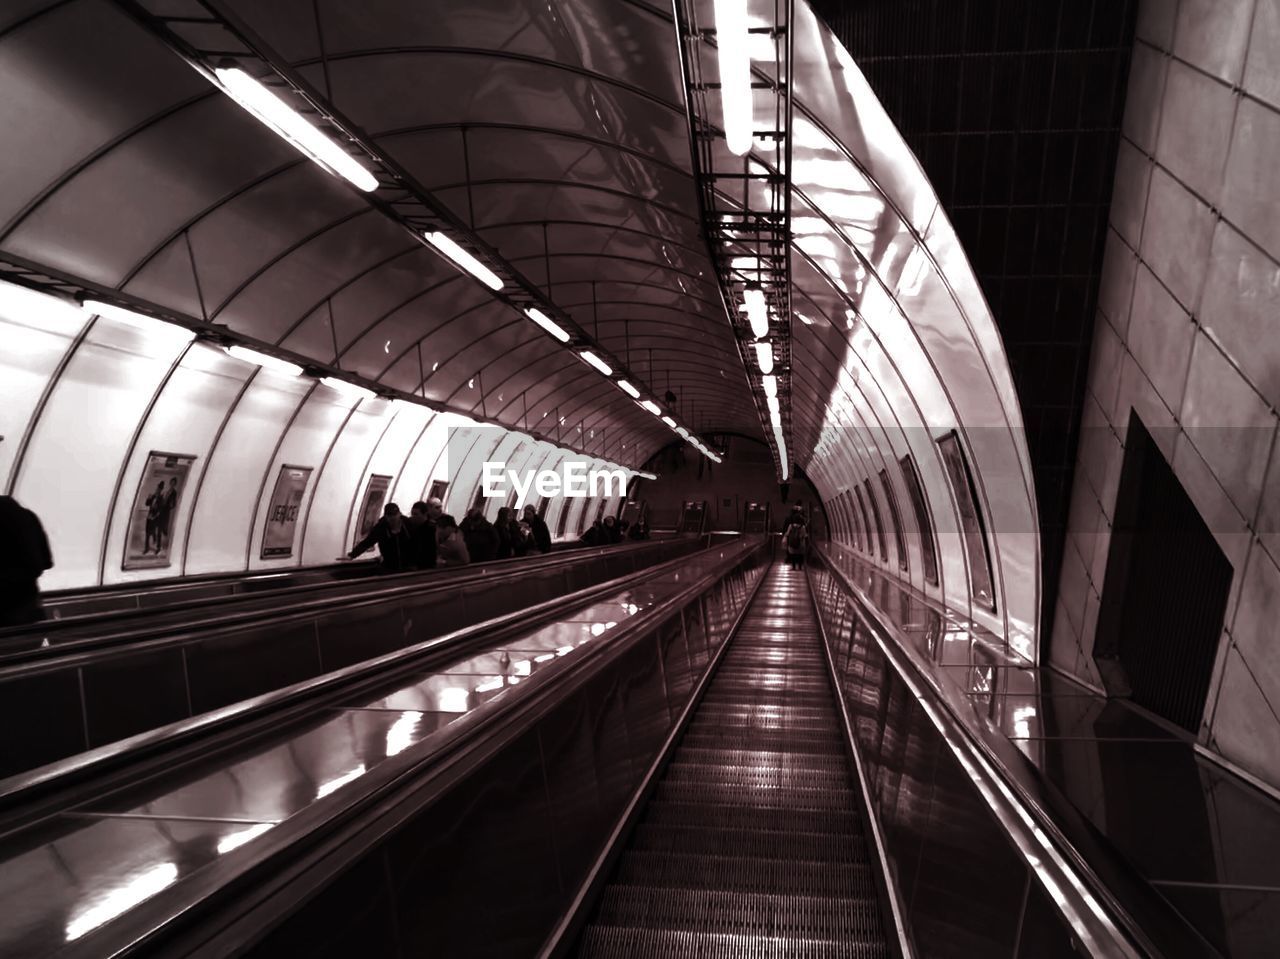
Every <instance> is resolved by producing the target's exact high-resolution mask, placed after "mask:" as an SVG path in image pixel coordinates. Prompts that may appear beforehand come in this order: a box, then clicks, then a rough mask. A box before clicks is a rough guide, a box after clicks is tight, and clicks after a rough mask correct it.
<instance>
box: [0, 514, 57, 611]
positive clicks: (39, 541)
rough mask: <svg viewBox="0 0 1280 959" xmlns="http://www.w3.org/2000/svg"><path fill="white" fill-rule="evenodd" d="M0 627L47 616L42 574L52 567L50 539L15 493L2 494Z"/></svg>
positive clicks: (0, 520)
mask: <svg viewBox="0 0 1280 959" xmlns="http://www.w3.org/2000/svg"><path fill="white" fill-rule="evenodd" d="M0 543H3V544H4V548H3V549H0V626H27V625H29V624H31V623H38V622H39V621H40V620H42V619H44V606H43V605H42V604H41V602H40V586H39V583H38V582H37V581H38V580H39V579H40V574H41V573H43V572H44V571H45V570H47V569H52V568H53V553H52V552H51V551H50V550H49V539H48V537H47V536H45V533H44V527H43V526H42V525H40V518H39V517H38V516H36V514H35V513H33V512H31V510H29V509H27V508H26V507H25V506H22V505H21V504H20V503H19V502H18V501H17V500H16V499H14V498H13V497H12V496H0Z"/></svg>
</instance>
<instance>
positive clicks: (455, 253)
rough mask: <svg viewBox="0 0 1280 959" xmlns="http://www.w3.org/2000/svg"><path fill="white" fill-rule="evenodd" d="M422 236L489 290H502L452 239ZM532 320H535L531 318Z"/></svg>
mask: <svg viewBox="0 0 1280 959" xmlns="http://www.w3.org/2000/svg"><path fill="white" fill-rule="evenodd" d="M422 235H423V236H424V237H425V238H426V241H427V242H428V243H430V244H431V245H432V246H434V247H435V248H436V249H437V250H439V251H440V252H441V253H442V254H444V255H445V256H446V257H448V258H449V259H450V260H452V261H453V263H454V264H455V265H456V266H458V267H460V268H461V269H463V270H465V271H466V272H468V273H470V274H471V275H472V276H474V277H475V278H476V279H477V280H479V281H480V282H481V283H483V284H484V285H485V286H487V287H488V288H489V289H491V290H493V291H494V292H497V291H498V290H501V289H502V278H501V277H499V276H498V274H497V273H494V272H493V270H491V269H489V268H488V267H487V266H485V265H484V264H483V263H481V262H480V261H479V260H477V259H476V258H475V257H474V256H473V255H471V254H470V253H468V252H467V251H466V250H464V249H463V248H462V247H460V246H458V244H457V243H455V242H454V241H453V240H452V239H451V238H450V237H447V236H445V235H444V234H443V233H441V232H439V231H438V230H435V231H432V232H429V233H424V234H422ZM530 319H533V318H532V317H530ZM534 322H535V323H537V320H534ZM548 332H549V331H548ZM566 339H567V337H566Z"/></svg>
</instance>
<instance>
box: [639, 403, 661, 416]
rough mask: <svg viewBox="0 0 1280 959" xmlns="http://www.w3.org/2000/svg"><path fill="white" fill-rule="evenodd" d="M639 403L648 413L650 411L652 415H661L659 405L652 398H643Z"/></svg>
mask: <svg viewBox="0 0 1280 959" xmlns="http://www.w3.org/2000/svg"><path fill="white" fill-rule="evenodd" d="M640 405H641V406H643V407H644V408H645V409H646V410H648V411H649V412H650V413H652V414H653V415H654V416H661V415H662V409H661V407H659V406H658V404H657V403H655V402H654V401H653V400H643V401H641V403H640Z"/></svg>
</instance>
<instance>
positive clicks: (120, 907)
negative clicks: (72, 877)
mask: <svg viewBox="0 0 1280 959" xmlns="http://www.w3.org/2000/svg"><path fill="white" fill-rule="evenodd" d="M177 878H178V867H177V865H175V864H174V863H171V862H160V863H156V864H155V865H153V866H149V867H148V868H146V869H144V870H143V871H142V872H139V873H135V874H134V875H132V876H130V877H128V878H126V879H125V880H124V881H123V882H122V883H121V884H120V885H118V886H116V887H115V888H113V889H108V890H106V891H105V892H104V891H103V890H101V889H93V890H90V891H89V892H88V893H87V894H86V896H85V900H84V902H85V905H84V907H83V908H81V909H80V910H79V911H78V912H76V913H75V914H73V915H72V917H71V919H70V920H68V922H67V942H75V940H77V939H79V938H81V937H82V936H84V935H86V934H87V933H90V932H92V931H93V930H95V929H97V928H98V927H99V926H101V925H104V924H106V923H108V922H110V921H111V920H112V919H115V918H116V917H117V916H119V915H121V914H122V913H125V912H127V911H128V910H130V909H132V908H133V907H134V906H136V905H138V903H140V902H144V901H146V900H147V899H150V898H151V897H152V896H154V895H155V894H156V893H158V892H160V890H162V889H164V888H165V887H167V886H170V885H172V884H173V883H174V881H175V880H176V879H177Z"/></svg>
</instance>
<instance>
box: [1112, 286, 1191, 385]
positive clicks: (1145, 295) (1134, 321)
mask: <svg viewBox="0 0 1280 959" xmlns="http://www.w3.org/2000/svg"><path fill="white" fill-rule="evenodd" d="M1194 335H1195V326H1194V325H1193V324H1192V322H1191V318H1190V317H1189V316H1188V315H1187V314H1186V313H1185V312H1183V310H1182V307H1180V306H1179V305H1178V303H1177V301H1175V300H1174V298H1173V297H1172V296H1170V295H1169V293H1168V291H1166V290H1165V288H1164V287H1163V286H1161V285H1160V282H1159V281H1158V280H1157V279H1156V277H1155V275H1154V274H1153V273H1152V272H1151V271H1150V270H1148V269H1147V268H1146V267H1145V266H1139V267H1138V276H1137V279H1136V280H1135V281H1134V286H1133V315H1132V316H1131V317H1130V318H1129V344H1128V345H1129V351H1130V352H1131V353H1132V354H1133V358H1134V359H1135V360H1136V361H1137V363H1138V365H1139V366H1140V367H1142V371H1143V372H1144V373H1145V374H1146V375H1147V378H1148V379H1149V380H1150V381H1151V383H1152V385H1153V386H1155V388H1156V392H1158V393H1159V394H1160V396H1161V398H1162V399H1163V400H1164V404H1165V406H1167V407H1168V408H1169V409H1170V410H1176V409H1178V407H1179V406H1180V405H1181V403H1182V391H1183V386H1184V385H1185V384H1186V379H1187V361H1188V359H1189V358H1190V356H1191V344H1192V341H1193V338H1194Z"/></svg>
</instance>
